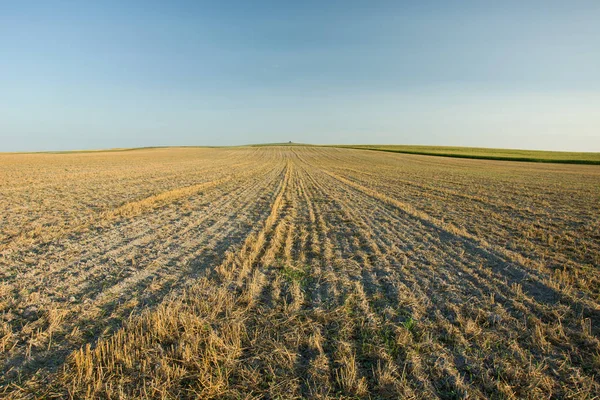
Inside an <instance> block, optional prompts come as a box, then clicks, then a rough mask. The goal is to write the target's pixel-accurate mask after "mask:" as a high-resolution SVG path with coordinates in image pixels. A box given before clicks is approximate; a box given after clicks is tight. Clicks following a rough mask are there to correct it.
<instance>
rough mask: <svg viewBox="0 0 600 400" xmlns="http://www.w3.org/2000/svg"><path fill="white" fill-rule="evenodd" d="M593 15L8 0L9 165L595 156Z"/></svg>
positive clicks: (2, 59)
mask: <svg viewBox="0 0 600 400" xmlns="http://www.w3.org/2000/svg"><path fill="white" fill-rule="evenodd" d="M598 21H600V1H597V0H594V1H576V0H575V1H552V0H549V1H537V0H529V1H511V0H507V1H502V2H497V1H485V0H480V1H468V0H463V1H458V0H456V1H453V0H449V1H420V2H416V1H414V2H412V1H411V2H408V1H406V2H405V1H361V2H359V1H328V2H324V1H299V2H291V1H289V2H288V1H219V2H216V1H215V2H204V1H170V2H165V1H155V0H149V1H127V2H121V1H99V2H77V1H50V0H47V1H39V2H37V1H18V2H8V1H1V0H0V151H21V150H25V151H28V150H58V149H87V148H113V147H138V146H154V145H236V144H247V143H265V142H281V141H288V140H292V141H295V142H305V143H394V144H431V145H462V146H484V147H506V148H539V149H551V150H579V151H600V23H598Z"/></svg>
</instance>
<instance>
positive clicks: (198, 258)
mask: <svg viewBox="0 0 600 400" xmlns="http://www.w3.org/2000/svg"><path fill="white" fill-rule="evenodd" d="M269 176H270V177H271V178H268V177H269ZM272 176H273V175H272V174H268V175H266V177H267V178H268V179H265V178H262V179H255V180H250V181H248V182H247V184H248V185H247V186H240V187H239V188H240V189H237V190H234V191H233V192H231V193H229V194H226V195H224V196H222V198H220V199H219V200H218V202H216V204H213V206H212V207H210V210H206V211H205V213H207V215H201V218H199V219H195V218H194V217H195V216H194V215H193V214H192V215H191V216H190V217H189V219H188V221H189V220H191V222H192V224H188V225H190V226H187V227H186V226H185V224H180V225H179V226H178V225H173V226H171V230H170V231H169V230H168V229H167V231H165V232H163V236H164V238H163V239H160V236H161V233H160V232H159V233H158V234H156V235H155V236H154V237H153V238H152V240H150V241H149V242H148V243H152V244H154V245H155V246H158V247H161V246H162V247H163V250H161V249H155V250H152V251H150V250H149V249H145V256H146V258H145V259H142V260H140V264H141V265H139V266H138V268H139V270H138V272H136V273H134V274H131V276H130V277H127V276H125V275H122V276H120V277H118V280H116V281H114V282H113V283H109V286H107V287H106V289H105V290H104V291H103V292H102V293H100V294H99V295H98V296H95V298H94V297H92V298H91V302H87V303H85V304H82V305H81V306H80V307H77V306H75V307H73V308H82V311H83V312H81V311H79V312H77V313H76V314H77V317H76V318H75V319H73V317H72V315H71V316H69V315H62V316H61V318H64V319H65V320H66V321H67V322H64V323H62V324H61V323H55V325H54V326H52V330H53V331H56V332H57V333H59V334H56V333H55V339H54V343H52V346H51V344H48V347H47V349H46V348H42V349H40V350H39V353H40V354H31V347H30V348H29V350H28V351H29V352H30V354H29V355H28V358H29V360H28V362H27V363H26V365H25V366H22V365H21V366H19V367H21V370H22V369H38V368H40V367H47V365H44V364H47V363H48V362H51V363H56V359H57V354H63V357H64V355H66V354H67V352H68V350H69V349H72V348H73V347H74V346H76V345H77V343H80V342H81V341H88V342H89V341H90V340H91V341H93V340H94V337H97V335H99V334H101V333H102V334H106V333H108V332H110V330H113V329H115V328H118V326H119V324H120V322H121V321H123V319H124V318H125V317H126V316H127V315H128V314H129V313H130V312H131V311H132V310H134V309H136V308H147V307H150V306H152V305H153V304H156V303H157V302H158V301H160V298H162V297H164V296H165V295H166V294H167V293H168V292H170V291H172V290H173V289H176V288H177V287H180V286H181V285H182V284H183V283H184V282H183V278H184V277H186V279H189V278H193V276H194V275H197V274H198V273H199V272H200V270H199V268H204V266H205V265H207V263H208V262H210V261H211V260H212V261H215V260H218V258H219V257H222V255H223V253H224V252H225V250H226V249H227V248H228V247H230V246H232V245H234V244H235V243H236V241H237V240H240V239H242V238H243V237H244V231H248V230H249V229H252V226H253V222H254V221H253V219H254V218H255V217H256V215H257V214H258V215H259V216H260V213H261V207H262V206H263V205H264V201H268V196H267V197H264V198H263V200H259V197H260V196H258V194H259V192H260V191H261V190H265V189H266V188H268V186H269V185H270V181H271V180H272ZM192 206H193V204H192ZM178 208H179V207H178ZM239 213H241V214H239ZM228 214H229V215H228ZM211 215H212V217H213V218H209V217H210V216H211ZM196 217H197V216H196ZM203 224H204V225H203ZM169 234H170V235H173V236H175V237H176V239H177V240H176V241H169V240H168V236H169ZM198 234H200V235H201V236H200V237H198V236H197V235H198ZM165 240H166V244H164V245H163V243H165V242H164V241H165ZM173 245H175V247H173ZM209 246H210V248H209ZM148 253H150V254H154V255H153V256H150V254H148ZM104 280H106V279H104ZM93 287H94V285H90V288H91V289H93ZM85 290H86V289H85V288H84V292H85ZM70 311H71V314H72V312H73V310H70ZM75 311H76V310H75ZM50 312H54V313H56V310H50ZM99 316H102V318H103V319H104V322H101V323H98V321H102V319H99ZM107 321H108V322H109V323H106V322H107ZM61 334H62V336H64V335H65V334H68V335H67V339H68V342H69V343H68V344H66V345H62V346H61V343H60V339H61V337H60V336H61ZM57 336H58V337H57ZM69 336H71V337H70V338H69ZM38 339H40V340H39V341H40V342H43V341H44V340H43V339H45V338H43V337H42V338H38ZM62 339H65V338H64V337H63V338H62ZM39 345H41V346H45V344H44V343H39V344H38V346H39ZM34 349H36V350H37V346H36V347H34ZM34 353H35V352H34ZM47 357H50V358H51V359H47ZM18 358H19V356H18V355H17V356H16V357H13V360H9V362H8V363H7V364H9V365H10V364H13V365H12V367H13V368H14V367H15V366H16V365H15V364H17V363H18V362H17V359H18ZM45 360H48V361H45ZM11 361H12V362H11ZM22 367H25V368H22ZM15 369H16V368H14V369H13V372H17V371H15Z"/></svg>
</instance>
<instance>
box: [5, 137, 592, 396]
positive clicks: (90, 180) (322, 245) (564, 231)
mask: <svg viewBox="0 0 600 400" xmlns="http://www.w3.org/2000/svg"><path fill="white" fill-rule="evenodd" d="M599 204H600V168H599V167H597V166H585V165H557V164H530V163H518V162H502V161H482V160H467V159H452V158H438V157H428V156H420V155H407V154H393V153H382V152H373V151H364V150H351V149H336V148H319V147H301V146H297V147H296V146H286V147H277V146H274V147H262V148H261V147H255V148H254V147H253V148H251V147H248V148H224V149H202V148H188V149H183V148H179V149H178V148H172V149H148V150H136V151H121V152H106V153H103V152H93V153H72V154H5V155H0V210H1V211H2V212H1V214H0V224H1V225H0V280H1V286H0V351H1V352H2V353H1V354H2V356H1V357H0V369H1V378H0V379H1V380H0V397H4V398H38V397H44V398H52V397H59V398H62V397H74V398H112V399H121V398H232V399H237V398H273V399H275V398H285V399H287V398H373V399H376V398H391V399H395V398H427V399H430V398H540V399H541V398H549V397H552V398H577V399H584V398H590V399H591V398H597V397H598V393H600V373H599V371H600V274H599V272H598V268H600V212H599V209H598V207H599V206H598V205H599Z"/></svg>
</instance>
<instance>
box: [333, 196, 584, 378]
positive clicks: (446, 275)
mask: <svg viewBox="0 0 600 400" xmlns="http://www.w3.org/2000/svg"><path fill="white" fill-rule="evenodd" d="M331 192H332V193H334V190H333V189H332V190H331ZM334 197H335V198H354V196H352V195H351V193H345V194H344V193H339V194H338V195H336V196H334ZM353 204H355V205H356V206H357V209H361V210H364V209H371V210H373V209H375V208H376V207H377V206H376V205H375V204H372V205H369V204H364V205H360V206H359V204H360V202H359V201H358V200H353ZM381 218H382V217H381V216H378V217H376V218H373V216H371V217H370V218H367V219H366V220H365V223H367V224H368V223H369V221H377V220H379V219H381ZM419 225H420V224H419V223H418V221H413V222H411V221H410V220H408V221H405V222H404V223H402V224H401V225H400V230H393V231H391V232H389V233H386V232H385V231H382V230H381V228H379V229H378V230H375V235H371V238H386V237H391V238H402V239H403V240H404V241H406V242H409V243H410V242H412V243H414V246H413V247H412V248H410V247H409V250H410V251H411V252H413V253H414V252H415V251H416V250H415V247H417V246H419V245H420V246H423V245H424V244H426V246H427V247H429V246H430V245H429V244H428V243H431V242H432V241H434V242H433V243H435V247H434V248H433V249H429V248H428V249H427V253H424V254H427V255H425V260H419V259H416V260H414V261H413V260H410V258H412V257H409V260H410V261H411V264H412V262H419V261H421V262H423V261H426V262H427V263H428V264H430V265H435V270H433V271H431V272H427V273H422V272H421V270H422V269H421V268H419V269H417V268H413V269H411V270H409V271H407V272H411V275H414V278H413V279H409V280H406V283H407V284H411V283H414V282H416V283H417V285H418V286H419V287H420V288H421V289H423V290H425V292H426V294H427V296H424V298H427V297H430V296H431V294H430V293H434V294H435V296H438V297H440V299H439V300H437V301H436V302H435V303H433V305H431V304H430V305H429V306H428V307H427V308H428V314H429V315H430V316H431V317H434V315H435V314H436V313H439V311H440V309H439V307H438V306H437V305H435V304H454V309H459V308H465V307H464V304H465V302H471V303H474V304H477V306H476V307H474V309H477V310H479V312H481V311H483V310H485V309H486V307H485V304H486V303H487V301H486V299H485V295H484V293H483V292H486V291H487V295H488V296H489V295H492V293H497V299H498V300H497V302H498V303H502V302H503V301H502V299H501V298H502V297H504V296H503V293H511V292H513V291H514V290H511V287H510V285H509V284H508V283H506V280H505V278H504V277H502V276H497V275H496V277H495V278H494V279H492V280H491V279H490V278H491V277H490V276H489V274H488V275H486V276H484V275H483V274H482V273H479V274H475V275H472V274H473V271H474V270H481V268H482V266H478V264H477V263H485V262H486V261H487V260H486V259H485V254H481V253H480V252H479V251H478V250H477V249H474V248H473V247H472V246H465V245H464V243H460V242H459V241H453V242H450V243H449V244H445V243H444V241H442V242H439V240H440V239H437V240H436V236H437V237H440V235H439V232H438V233H436V232H433V236H432V234H431V233H426V232H425V231H427V230H430V231H431V227H429V228H427V225H421V228H420V229H424V231H422V232H421V233H419V231H414V228H413V229H409V232H411V233H410V234H409V235H408V236H407V235H406V230H407V228H410V227H414V226H419ZM373 229H377V227H376V226H375V227H374V228H373ZM403 231H404V232H403ZM403 233H404V234H403ZM442 240H444V239H443V236H442ZM369 241H371V239H368V240H367V242H369ZM379 241H381V240H379ZM436 242H437V243H436ZM402 244H403V243H402V241H400V242H399V243H398V245H400V246H401V245H402ZM383 248H389V244H388V243H383V244H382V249H383ZM461 248H462V250H461ZM417 250H418V247H417ZM432 250H434V251H433V254H431V252H432ZM461 251H462V252H463V253H464V252H465V251H466V252H467V254H468V255H469V252H472V251H475V254H476V257H475V258H474V259H473V261H468V262H465V260H464V258H465V257H464V254H460V252H461ZM371 253H373V251H372V252H371ZM436 253H437V254H436ZM477 253H480V254H478V255H477ZM448 257H451V258H450V259H449V260H448V261H446V262H444V261H442V262H441V263H440V261H441V260H444V259H448ZM453 257H455V258H454V260H452V258H453ZM400 265H401V264H400ZM457 276H460V277H459V280H457ZM503 278H504V279H503ZM490 280H491V282H490ZM465 281H471V282H472V285H473V286H470V283H467V284H466V285H465V284H464V283H463V282H465ZM413 287H414V286H413ZM452 287H459V288H460V287H462V288H461V291H462V292H463V294H462V295H463V296H465V297H463V298H460V297H458V298H456V296H455V294H456V293H450V294H446V293H445V291H446V290H448V289H445V288H452ZM503 289H504V290H505V291H503ZM430 291H431V292H430ZM459 293H460V292H459ZM469 294H470V296H474V297H469ZM422 296H423V295H422ZM448 296H449V297H448ZM492 296H493V295H492ZM508 297H509V299H508V301H507V302H509V303H510V302H512V303H513V304H512V305H511V306H510V308H509V309H512V310H513V312H514V311H515V310H520V311H521V314H519V313H518V311H517V314H513V316H514V317H517V318H521V316H522V315H527V314H528V313H532V314H531V315H538V316H543V315H547V316H548V319H547V320H546V323H544V322H542V321H540V320H535V321H531V322H529V323H528V324H526V325H525V326H520V327H519V326H517V327H515V326H512V327H511V328H513V331H519V330H520V331H522V332H523V331H525V332H523V333H526V331H527V330H528V329H529V328H532V327H533V328H535V329H537V332H538V333H537V335H538V336H546V335H547V336H548V339H549V338H550V337H552V335H551V334H550V333H551V332H553V331H554V330H555V329H556V324H553V323H551V321H552V314H551V313H550V312H548V311H544V308H543V306H542V305H539V304H537V302H535V300H533V299H530V300H526V299H523V300H517V301H515V300H514V299H512V298H510V296H508ZM469 298H470V300H469ZM474 300H475V302H474ZM505 304H506V303H505ZM450 308H452V307H450ZM492 311H493V310H492ZM523 311H525V312H523ZM497 312H501V308H500V311H498V310H497ZM501 313H502V312H501ZM489 315H491V316H492V317H498V315H497V314H493V313H491V314H489ZM489 315H488V316H489ZM502 315H506V311H505V312H504V313H502ZM488 316H485V314H484V315H483V316H482V315H479V316H476V317H475V320H476V321H478V322H477V324H479V325H480V324H482V323H483V324H486V323H488ZM573 317H574V316H572V318H573ZM458 318H459V319H460V318H463V317H462V316H460V317H458ZM482 318H484V319H483V320H482ZM542 318H543V317H542ZM514 321H516V319H515V320H513V321H511V322H514ZM453 322H454V323H455V324H456V319H454V321H453ZM461 322H462V323H464V324H467V325H469V324H471V326H469V328H471V329H472V328H473V327H476V329H479V330H481V329H480V328H479V327H478V325H472V324H473V323H474V322H473V320H468V319H463V320H462V321H461ZM576 322H578V321H577V319H576V318H574V320H572V322H571V323H572V324H573V325H571V327H569V329H570V332H569V333H570V334H571V336H572V337H571V339H572V340H575V341H577V339H579V338H580V337H581V333H580V329H579V327H578V326H577V325H578V324H577V325H575V324H576ZM542 328H543V329H542ZM497 329H499V327H493V330H494V331H495V330H497ZM432 330H433V329H432ZM565 330H567V328H566V327H565ZM506 331H507V333H508V332H509V331H510V329H507V330H506ZM567 332H568V331H567ZM466 336H467V337H468V335H466ZM484 336H485V335H484ZM556 339H559V338H556ZM462 341H463V342H465V339H464V338H462ZM539 341H541V342H543V341H544V338H543V337H542V338H541V339H540V340H539ZM519 342H521V344H522V346H523V347H524V348H525V353H524V354H527V353H528V352H529V351H530V350H527V347H529V348H531V347H535V346H536V345H537V344H536V343H530V342H527V340H519ZM554 344H555V345H556V346H557V347H556V351H554V354H556V355H559V354H561V353H562V352H563V351H571V352H572V353H573V354H577V351H576V350H575V351H573V350H574V349H573V348H568V347H566V348H564V349H563V348H562V347H563V346H561V345H560V343H558V344H557V343H554ZM590 345H591V347H590V351H593V348H594V345H593V344H590ZM485 346H486V345H485V344H484V345H483V347H482V348H481V351H483V352H486V347H485ZM588 346H589V345H588ZM487 351H489V349H487ZM521 351H523V349H522V350H521ZM534 354H535V352H534V353H530V357H531V356H534ZM582 354H585V352H582V353H580V356H581V355H582ZM534 357H535V356H534ZM464 360H465V358H464V357H463V358H459V360H458V361H457V362H458V363H459V364H460V365H461V366H464ZM590 362H592V363H593V360H592V358H589V357H588V358H587V360H586V357H584V358H583V359H581V360H578V361H576V362H575V364H576V365H580V366H581V367H582V368H586V365H589V363H590ZM449 365H451V364H449ZM556 365H557V366H558V365H559V363H558V362H557V363H556ZM580 373H583V370H582V371H580ZM583 374H584V375H585V373H583ZM548 379H550V378H548ZM587 379H589V377H588V378H587ZM442 382H443V380H442ZM588 383H589V381H588Z"/></svg>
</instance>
